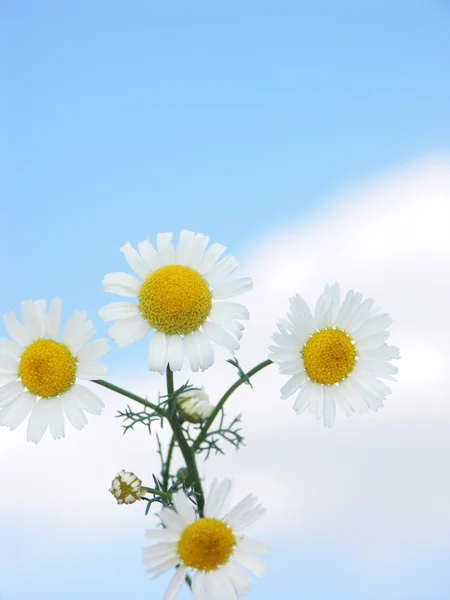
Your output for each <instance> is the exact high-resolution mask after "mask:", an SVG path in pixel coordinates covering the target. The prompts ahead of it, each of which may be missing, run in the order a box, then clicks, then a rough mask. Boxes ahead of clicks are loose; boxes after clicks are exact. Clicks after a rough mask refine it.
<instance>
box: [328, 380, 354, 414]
mask: <svg viewBox="0 0 450 600" xmlns="http://www.w3.org/2000/svg"><path fill="white" fill-rule="evenodd" d="M332 392H333V396H334V399H335V400H336V404H337V405H338V406H339V407H340V408H341V409H342V410H343V411H344V414H345V415H346V416H347V417H351V416H352V415H353V414H354V413H355V409H354V408H352V407H351V406H350V404H349V403H348V402H347V400H346V399H345V398H344V395H343V394H342V392H341V390H340V388H339V387H338V386H333V390H332Z"/></svg>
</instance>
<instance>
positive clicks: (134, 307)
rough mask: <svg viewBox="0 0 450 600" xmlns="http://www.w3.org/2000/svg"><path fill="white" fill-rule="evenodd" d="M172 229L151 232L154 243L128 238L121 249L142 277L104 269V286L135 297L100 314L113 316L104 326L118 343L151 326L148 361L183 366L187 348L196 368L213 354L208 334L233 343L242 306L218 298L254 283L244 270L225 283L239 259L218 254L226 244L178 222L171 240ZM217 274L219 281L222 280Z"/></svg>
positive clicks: (153, 365)
mask: <svg viewBox="0 0 450 600" xmlns="http://www.w3.org/2000/svg"><path fill="white" fill-rule="evenodd" d="M172 237H173V236H172V234H171V233H160V234H158V236H157V248H156V249H155V248H154V247H153V246H152V244H151V242H150V241H149V240H145V241H144V242H141V243H140V244H139V245H138V251H137V250H135V249H134V248H133V247H132V246H131V244H130V243H129V242H127V243H126V244H125V245H124V246H122V248H121V249H120V250H121V252H122V253H123V254H124V256H125V260H126V261H127V263H128V265H129V266H130V268H131V269H132V270H133V271H134V272H135V273H136V275H137V276H138V277H139V278H140V279H141V280H142V281H140V280H139V279H137V278H136V277H134V276H132V275H128V274H127V273H110V274H109V275H106V276H105V278H104V280H103V290H104V291H105V292H110V293H112V294H118V295H119V296H125V297H134V298H136V299H137V304H135V303H132V302H113V303H112V304H108V305H106V306H104V307H103V308H101V309H100V311H99V315H100V317H101V318H102V319H103V320H104V321H116V322H115V323H114V324H113V325H112V326H111V327H110V329H109V335H110V337H111V339H112V340H113V341H114V342H116V344H117V345H118V346H120V347H124V346H129V345H130V344H133V343H134V342H137V341H138V340H140V339H142V338H144V337H145V336H146V335H147V333H148V332H149V331H150V330H155V333H154V334H153V336H152V339H151V342H150V351H149V368H150V370H152V371H158V372H160V373H163V372H164V370H165V369H166V367H167V365H169V366H170V368H171V369H172V371H179V370H181V368H182V365H183V361H184V355H185V353H186V354H187V356H188V358H189V362H190V365H191V369H192V370H193V371H198V369H199V368H200V369H201V370H202V371H204V370H205V369H207V368H209V367H210V366H211V365H212V364H213V362H214V354H213V349H212V346H211V341H210V340H212V341H213V342H215V343H216V344H219V345H220V346H223V347H224V348H226V349H227V350H229V351H230V352H231V353H234V352H235V351H236V350H237V349H238V348H239V343H238V340H239V339H240V338H241V337H242V331H243V329H244V326H243V325H242V324H241V323H239V320H243V319H248V318H249V313H248V310H247V309H246V308H245V307H244V306H242V305H241V304H236V303H234V302H223V301H222V300H224V299H226V298H232V297H234V296H238V295H240V294H243V293H244V292H246V291H248V290H250V289H251V288H252V285H253V284H252V280H251V279H250V278H249V277H244V278H242V279H237V280H234V281H230V282H226V283H223V282H222V280H223V279H225V278H226V277H228V275H230V274H231V273H232V272H233V271H234V270H235V269H236V267H237V266H238V262H237V260H236V259H235V258H234V256H232V255H227V256H225V257H224V258H222V259H220V260H219V258H220V257H221V255H222V254H223V253H224V251H225V246H222V245H221V244H212V245H211V246H210V247H209V248H207V246H208V242H209V238H208V237H207V236H205V235H203V234H201V233H197V234H194V233H193V232H192V231H186V230H183V231H182V232H181V233H180V239H179V242H178V244H177V247H176V248H175V247H174V245H173V243H172ZM221 282H222V283H221Z"/></svg>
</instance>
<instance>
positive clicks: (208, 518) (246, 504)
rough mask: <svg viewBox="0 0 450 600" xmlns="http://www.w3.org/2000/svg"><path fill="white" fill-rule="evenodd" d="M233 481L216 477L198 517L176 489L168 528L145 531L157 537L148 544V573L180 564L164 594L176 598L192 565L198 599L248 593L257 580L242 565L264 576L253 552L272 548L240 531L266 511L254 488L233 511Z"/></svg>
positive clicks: (164, 516)
mask: <svg viewBox="0 0 450 600" xmlns="http://www.w3.org/2000/svg"><path fill="white" fill-rule="evenodd" d="M230 492H231V481H230V480H228V479H226V480H224V481H223V482H222V483H220V484H219V485H217V482H214V483H213V485H212V487H211V490H210V492H209V495H208V496H207V498H206V502H205V510H204V517H200V518H197V517H196V514H195V510H194V505H193V504H192V503H191V501H190V500H189V499H188V498H187V496H186V495H185V494H184V493H183V492H182V491H178V492H176V493H175V494H174V495H173V503H174V510H173V509H170V508H164V509H163V510H162V512H161V515H160V516H161V521H162V523H163V525H164V527H165V528H164V529H151V530H148V531H147V532H146V537H147V538H149V539H151V540H153V541H156V542H159V543H157V544H156V545H154V546H151V547H148V548H145V549H144V564H145V565H147V566H148V567H149V568H148V569H147V573H151V574H153V575H154V577H159V575H162V574H163V573H165V572H166V571H167V570H169V569H172V568H174V567H177V570H176V572H175V574H174V576H173V577H172V580H171V581H170V583H169V587H168V589H167V592H166V594H165V596H164V599H163V600H173V598H175V596H176V595H177V594H178V591H179V590H180V587H181V586H182V584H183V581H184V579H185V577H186V575H187V574H188V572H189V570H192V571H193V574H194V577H193V581H192V593H193V597H194V600H222V599H227V600H228V599H229V600H236V599H237V598H240V597H242V596H244V595H245V594H247V593H248V591H249V590H250V589H251V587H252V585H253V582H252V580H251V578H250V576H249V575H248V574H247V573H246V572H245V571H244V570H243V568H244V569H248V570H249V571H251V572H252V573H253V574H254V575H256V576H257V577H261V576H262V575H263V573H264V571H265V569H266V567H265V565H264V564H263V563H262V562H261V561H260V560H259V559H258V558H256V557H255V556H254V553H257V554H267V553H268V552H270V550H269V548H268V547H267V546H266V545H265V544H262V543H261V542H258V541H256V540H253V539H249V538H246V537H244V536H242V535H239V534H238V532H239V531H240V530H242V529H244V528H245V527H247V526H249V525H251V524H252V523H253V522H254V521H256V520H257V519H259V518H260V517H261V516H262V515H263V514H264V512H265V511H264V509H263V508H262V507H261V506H260V505H259V504H258V499H257V498H256V497H255V496H252V495H251V494H250V495H248V496H247V497H246V498H244V499H243V500H241V502H239V503H238V504H237V505H236V506H235V507H234V508H233V509H232V510H230V511H229V505H230V501H231V494H230Z"/></svg>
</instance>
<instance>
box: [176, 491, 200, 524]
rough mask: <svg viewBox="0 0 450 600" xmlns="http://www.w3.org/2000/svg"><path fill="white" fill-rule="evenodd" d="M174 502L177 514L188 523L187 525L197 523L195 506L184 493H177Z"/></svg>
mask: <svg viewBox="0 0 450 600" xmlns="http://www.w3.org/2000/svg"><path fill="white" fill-rule="evenodd" d="M172 500H173V503H174V506H175V509H176V511H177V513H178V514H179V515H180V516H181V517H182V518H183V519H184V520H185V521H186V523H192V522H194V521H195V509H194V505H193V504H192V502H191V501H190V500H189V499H188V498H187V496H186V494H185V493H184V492H182V491H178V492H175V493H174V495H173V496H172Z"/></svg>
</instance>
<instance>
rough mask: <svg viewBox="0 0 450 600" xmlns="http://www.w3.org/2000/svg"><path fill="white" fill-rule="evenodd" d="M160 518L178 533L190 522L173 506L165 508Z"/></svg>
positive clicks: (165, 524)
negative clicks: (172, 507) (173, 508)
mask: <svg viewBox="0 0 450 600" xmlns="http://www.w3.org/2000/svg"><path fill="white" fill-rule="evenodd" d="M159 518H160V519H161V522H162V524H163V525H164V526H165V527H167V528H168V529H171V530H173V531H176V532H177V533H181V532H182V531H183V529H184V528H185V527H186V526H187V525H189V522H188V521H186V519H184V518H183V517H182V515H180V514H178V513H177V512H175V511H174V510H172V509H171V508H163V509H162V511H161V514H160V515H159Z"/></svg>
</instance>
